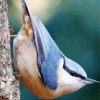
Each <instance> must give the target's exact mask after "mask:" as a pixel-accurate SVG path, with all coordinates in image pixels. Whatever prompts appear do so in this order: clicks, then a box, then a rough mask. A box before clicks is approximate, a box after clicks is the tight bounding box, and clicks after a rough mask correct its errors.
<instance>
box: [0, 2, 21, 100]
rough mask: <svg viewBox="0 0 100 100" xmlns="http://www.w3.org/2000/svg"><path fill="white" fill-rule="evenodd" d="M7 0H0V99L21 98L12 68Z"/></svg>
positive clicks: (18, 99) (13, 99)
mask: <svg viewBox="0 0 100 100" xmlns="http://www.w3.org/2000/svg"><path fill="white" fill-rule="evenodd" d="M9 41H10V33H9V22H8V6H7V0H0V100H20V90H19V82H18V81H17V80H16V79H15V76H14V75H13V70H12V61H11V51H10V50H11V49H10V43H9Z"/></svg>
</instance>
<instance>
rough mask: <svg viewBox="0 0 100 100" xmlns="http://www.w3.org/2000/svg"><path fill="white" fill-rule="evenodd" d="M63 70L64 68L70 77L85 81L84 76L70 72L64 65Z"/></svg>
mask: <svg viewBox="0 0 100 100" xmlns="http://www.w3.org/2000/svg"><path fill="white" fill-rule="evenodd" d="M63 68H64V69H65V70H66V71H67V72H68V73H69V74H70V75H72V76H74V77H79V78H81V79H85V77H84V76H82V75H80V74H78V73H77V72H75V71H72V70H70V69H69V68H68V67H66V66H65V65H64V66H63Z"/></svg>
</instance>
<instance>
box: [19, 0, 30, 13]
mask: <svg viewBox="0 0 100 100" xmlns="http://www.w3.org/2000/svg"><path fill="white" fill-rule="evenodd" d="M20 3H21V5H22V7H23V9H24V12H25V14H28V15H30V14H29V8H28V6H27V3H26V0H20Z"/></svg>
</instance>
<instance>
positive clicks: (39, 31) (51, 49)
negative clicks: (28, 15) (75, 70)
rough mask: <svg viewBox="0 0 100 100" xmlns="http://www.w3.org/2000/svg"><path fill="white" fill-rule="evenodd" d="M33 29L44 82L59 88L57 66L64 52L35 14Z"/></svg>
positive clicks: (52, 87) (51, 86) (53, 87)
mask: <svg viewBox="0 0 100 100" xmlns="http://www.w3.org/2000/svg"><path fill="white" fill-rule="evenodd" d="M32 23H33V29H34V35H35V43H36V47H37V52H38V65H39V69H40V72H41V75H42V78H43V81H44V83H45V84H46V85H47V86H48V87H50V88H51V89H56V88H57V76H56V75H57V73H56V72H57V68H58V67H57V66H58V61H59V59H60V58H61V57H62V53H61V52H60V50H59V48H58V47H57V45H56V43H55V42H54V40H53V39H52V38H51V36H50V34H49V33H48V31H47V29H46V28H45V26H44V25H43V24H42V22H41V21H40V20H39V19H38V18H36V17H34V16H33V22H32Z"/></svg>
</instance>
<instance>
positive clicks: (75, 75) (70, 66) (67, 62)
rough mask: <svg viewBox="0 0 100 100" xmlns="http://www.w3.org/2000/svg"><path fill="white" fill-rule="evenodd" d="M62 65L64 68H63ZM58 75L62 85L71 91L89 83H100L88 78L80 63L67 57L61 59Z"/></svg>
mask: <svg viewBox="0 0 100 100" xmlns="http://www.w3.org/2000/svg"><path fill="white" fill-rule="evenodd" d="M62 65H63V68H61V66H62ZM58 77H59V78H58V80H59V81H58V83H59V84H60V86H61V87H63V88H64V89H65V90H67V91H68V92H69V93H70V92H74V91H76V90H79V89H80V88H82V87H83V86H85V85H88V84H94V83H100V82H99V81H96V80H93V79H90V78H88V77H87V74H86V72H85V71H84V69H83V68H82V67H81V66H80V65H79V64H77V63H76V62H74V61H73V60H71V59H69V58H66V57H65V59H64V60H63V59H62V60H60V63H59V68H58Z"/></svg>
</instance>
